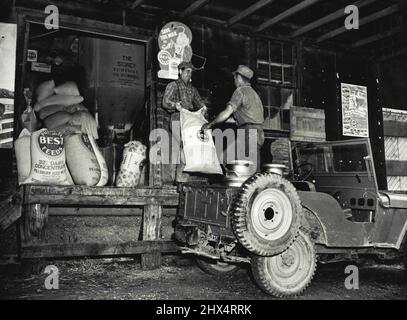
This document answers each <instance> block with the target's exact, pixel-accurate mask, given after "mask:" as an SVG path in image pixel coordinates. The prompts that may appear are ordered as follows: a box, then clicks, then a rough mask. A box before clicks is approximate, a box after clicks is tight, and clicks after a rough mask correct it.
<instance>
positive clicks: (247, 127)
mask: <svg viewBox="0 0 407 320" xmlns="http://www.w3.org/2000/svg"><path fill="white" fill-rule="evenodd" d="M233 75H234V82H235V86H236V90H235V91H234V92H233V95H232V98H231V99H230V101H229V102H228V103H227V104H226V108H225V110H223V111H222V112H220V113H219V114H218V115H217V116H216V118H215V119H214V120H212V121H211V122H209V123H206V124H204V125H203V126H202V130H206V129H211V128H212V127H213V126H214V125H216V124H218V123H221V122H224V121H226V120H227V119H228V118H229V117H230V116H231V115H232V114H233V117H234V118H235V120H236V123H237V126H238V131H239V129H240V130H244V141H243V140H242V141H239V140H238V139H239V137H242V136H241V135H239V133H238V135H237V141H236V146H237V148H239V147H240V146H244V147H245V154H248V151H249V141H250V139H249V137H250V135H251V134H252V133H253V132H254V134H255V136H253V137H252V138H254V139H255V141H257V159H256V162H257V163H256V165H257V171H260V149H261V146H262V145H263V143H264V132H263V122H264V111H263V103H262V102H261V99H260V97H259V95H258V94H257V93H256V91H254V89H253V88H252V87H251V85H250V80H251V79H252V77H253V71H252V70H251V69H250V68H249V67H247V66H244V65H239V66H238V68H237V70H236V71H234V72H233Z"/></svg>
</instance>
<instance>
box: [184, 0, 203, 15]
mask: <svg viewBox="0 0 407 320" xmlns="http://www.w3.org/2000/svg"><path fill="white" fill-rule="evenodd" d="M209 1H210V0H196V1H194V2H193V3H192V4H191V5H190V6H189V7H188V8H186V9H185V10H184V12H182V13H181V15H180V18H181V19H184V18H185V17H187V16H189V15H191V14H192V13H194V12H195V11H197V10H199V9H200V8H202V7H203V6H204V5H206V4H207V3H208V2H209Z"/></svg>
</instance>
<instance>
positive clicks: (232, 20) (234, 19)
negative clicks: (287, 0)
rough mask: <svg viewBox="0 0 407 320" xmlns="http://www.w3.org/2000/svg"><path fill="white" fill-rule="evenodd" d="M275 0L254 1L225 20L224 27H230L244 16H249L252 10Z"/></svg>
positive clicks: (256, 9) (254, 10)
mask: <svg viewBox="0 0 407 320" xmlns="http://www.w3.org/2000/svg"><path fill="white" fill-rule="evenodd" d="M274 1H275V0H260V1H258V2H256V3H255V4H253V5H251V6H250V7H248V8H247V9H245V10H243V11H241V12H239V13H238V14H236V15H235V16H233V17H232V18H230V19H229V20H228V21H226V24H225V25H226V27H230V26H231V25H232V24H235V23H236V22H238V21H240V20H243V19H244V18H246V17H248V16H250V15H251V14H253V13H254V12H256V11H258V10H260V9H261V8H263V7H265V6H267V5H269V4H271V3H273V2H274Z"/></svg>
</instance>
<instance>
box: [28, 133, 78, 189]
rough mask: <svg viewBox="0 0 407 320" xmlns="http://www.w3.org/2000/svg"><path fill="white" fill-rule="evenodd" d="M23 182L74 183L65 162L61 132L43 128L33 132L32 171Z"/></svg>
mask: <svg viewBox="0 0 407 320" xmlns="http://www.w3.org/2000/svg"><path fill="white" fill-rule="evenodd" d="M23 183H32V184H47V185H72V184H73V183H72V179H71V176H70V174H69V171H68V168H67V166H66V163H65V145H64V138H63V137H62V135H61V134H60V133H58V132H56V131H48V130H47V129H41V130H38V131H35V132H33V133H32V134H31V171H30V175H29V177H28V178H27V180H25V181H24V182H23Z"/></svg>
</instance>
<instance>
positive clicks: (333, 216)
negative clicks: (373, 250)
mask: <svg viewBox="0 0 407 320" xmlns="http://www.w3.org/2000/svg"><path fill="white" fill-rule="evenodd" d="M297 192H298V196H299V197H300V199H301V205H302V207H303V208H305V209H307V210H304V211H305V213H306V216H307V217H308V219H307V224H308V225H311V228H316V229H315V232H316V231H317V230H318V233H319V236H318V237H317V238H316V240H315V242H316V243H321V244H324V245H326V246H327V247H370V246H372V244H371V243H370V242H369V239H368V235H369V233H368V230H367V228H366V226H365V224H363V223H353V222H351V221H349V220H347V219H346V217H345V214H344V213H343V210H342V208H341V207H340V205H339V203H338V202H337V201H336V200H335V198H333V197H332V196H330V195H329V194H326V193H322V192H312V191H311V192H310V191H297ZM307 212H308V213H307Z"/></svg>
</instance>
